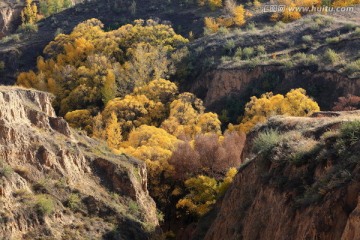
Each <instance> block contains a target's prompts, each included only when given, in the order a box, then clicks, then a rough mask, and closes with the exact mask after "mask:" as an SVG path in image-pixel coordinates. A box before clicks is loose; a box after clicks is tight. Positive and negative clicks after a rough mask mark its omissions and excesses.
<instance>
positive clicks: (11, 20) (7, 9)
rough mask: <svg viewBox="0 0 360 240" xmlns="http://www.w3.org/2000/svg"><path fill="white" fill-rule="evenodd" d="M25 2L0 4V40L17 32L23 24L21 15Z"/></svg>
mask: <svg viewBox="0 0 360 240" xmlns="http://www.w3.org/2000/svg"><path fill="white" fill-rule="evenodd" d="M24 3H25V1H16V0H7V1H1V2H0V39H1V38H2V37H3V36H6V35H7V34H9V33H11V32H13V31H15V30H16V28H17V26H19V24H20V23H21V18H20V13H21V10H22V9H23V7H24V5H25V4H24Z"/></svg>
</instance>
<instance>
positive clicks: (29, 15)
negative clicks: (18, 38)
mask: <svg viewBox="0 0 360 240" xmlns="http://www.w3.org/2000/svg"><path fill="white" fill-rule="evenodd" d="M20 15H21V22H22V24H21V26H20V28H19V29H26V28H28V27H29V26H30V27H31V26H33V25H34V24H35V23H36V22H37V20H38V8H37V5H36V4H35V3H33V1H32V0H26V1H25V7H24V9H23V10H22V11H21V14H20Z"/></svg>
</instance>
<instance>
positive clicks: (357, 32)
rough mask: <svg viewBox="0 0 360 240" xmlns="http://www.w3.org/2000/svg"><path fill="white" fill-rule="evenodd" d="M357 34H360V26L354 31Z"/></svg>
mask: <svg viewBox="0 0 360 240" xmlns="http://www.w3.org/2000/svg"><path fill="white" fill-rule="evenodd" d="M353 34H354V35H355V36H360V27H357V28H355V30H354V33H353Z"/></svg>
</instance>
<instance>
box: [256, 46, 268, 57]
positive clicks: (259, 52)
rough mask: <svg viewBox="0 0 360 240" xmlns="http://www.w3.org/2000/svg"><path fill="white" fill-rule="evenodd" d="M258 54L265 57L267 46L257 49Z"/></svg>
mask: <svg viewBox="0 0 360 240" xmlns="http://www.w3.org/2000/svg"><path fill="white" fill-rule="evenodd" d="M256 53H257V55H263V54H265V53H266V50H265V46H264V45H258V46H257V47H256Z"/></svg>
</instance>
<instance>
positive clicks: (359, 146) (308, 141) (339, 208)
mask: <svg viewBox="0 0 360 240" xmlns="http://www.w3.org/2000/svg"><path fill="white" fill-rule="evenodd" d="M359 120H360V111H355V112H347V113H339V112H320V113H318V114H316V115H314V116H313V117H310V118H296V117H275V118H272V119H271V120H270V121H269V122H268V123H267V124H265V125H263V126H261V127H259V128H258V129H256V130H255V131H254V132H252V133H251V134H250V136H249V138H248V139H249V140H248V143H247V147H246V149H247V150H245V153H244V154H245V155H244V159H246V163H245V164H244V165H243V166H242V167H241V168H240V170H239V173H238V175H237V176H236V177H235V180H234V182H233V184H232V186H231V187H230V188H229V190H228V191H227V193H226V194H225V196H224V197H223V199H222V200H221V201H220V202H218V204H217V206H216V207H215V209H214V210H213V211H212V212H210V213H209V214H208V216H205V218H204V219H202V220H201V221H200V223H199V224H198V225H197V228H196V230H193V232H192V234H191V236H192V237H191V239H213V240H217V239H284V240H285V239H299V240H300V239H334V240H335V239H359V238H360V231H359V229H360V226H359V222H360V221H359V209H360V202H359V199H360V198H359V194H360V174H359V170H360V164H359V161H360V155H359V152H360V141H359V133H360V122H359ZM259 139H262V141H259Z"/></svg>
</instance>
